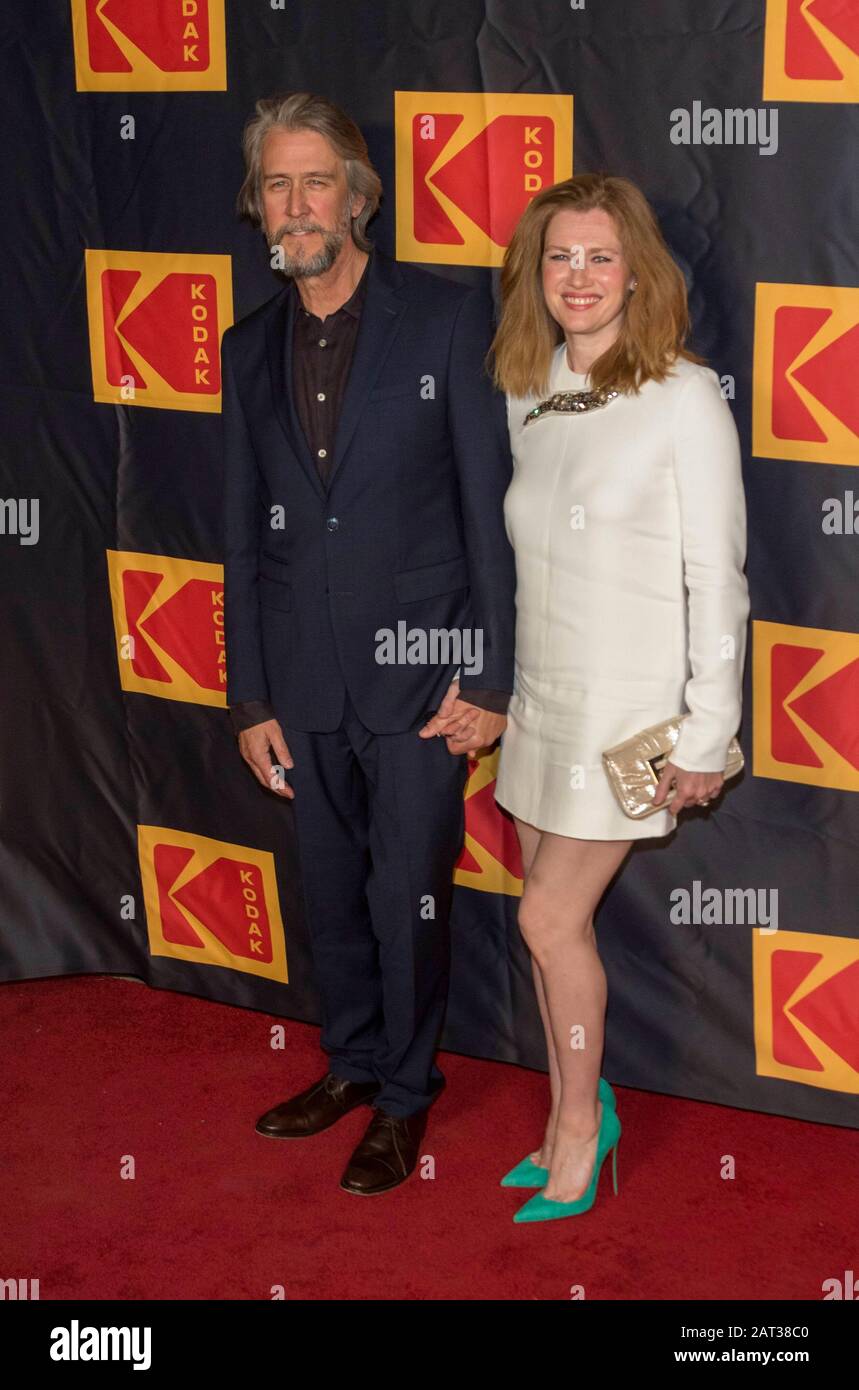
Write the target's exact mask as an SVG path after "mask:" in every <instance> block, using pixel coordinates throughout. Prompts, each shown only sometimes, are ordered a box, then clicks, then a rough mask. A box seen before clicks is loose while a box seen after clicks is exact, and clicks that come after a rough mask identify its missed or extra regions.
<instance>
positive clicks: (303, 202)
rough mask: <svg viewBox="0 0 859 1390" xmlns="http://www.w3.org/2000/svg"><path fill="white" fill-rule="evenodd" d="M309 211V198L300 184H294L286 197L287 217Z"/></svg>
mask: <svg viewBox="0 0 859 1390" xmlns="http://www.w3.org/2000/svg"><path fill="white" fill-rule="evenodd" d="M306 211H307V199H306V197H305V194H304V189H303V188H302V187H301V185H300V184H293V185H292V188H291V189H290V190H289V193H288V195H287V199H286V215H287V217H301V216H302V214H303V213H305V212H306Z"/></svg>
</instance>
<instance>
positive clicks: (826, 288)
mask: <svg viewBox="0 0 859 1390" xmlns="http://www.w3.org/2000/svg"><path fill="white" fill-rule="evenodd" d="M857 381H859V290H856V289H848V288H842V287H841V286H830V285H766V284H764V285H758V287H757V295H756V302H755V364H754V419H753V449H754V452H755V454H756V455H757V456H758V457H759V458H776V459H803V460H806V461H808V462H810V463H838V464H853V465H856V464H859V391H857V387H856V383H857Z"/></svg>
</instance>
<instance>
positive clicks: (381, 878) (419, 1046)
mask: <svg viewBox="0 0 859 1390" xmlns="http://www.w3.org/2000/svg"><path fill="white" fill-rule="evenodd" d="M431 713H432V711H430V710H427V711H426V715H425V716H424V718H422V719H421V720H420V721H419V722H418V723H417V724H416V725H415V726H414V728H412V729H409V730H407V731H406V732H404V733H392V734H374V733H371V732H370V731H369V730H368V729H367V728H366V727H365V726H364V724H362V723H361V721H360V720H359V719H358V716H357V714H356V713H355V710H354V708H353V706H352V704H351V702H350V700H349V697H348V695H347V697H346V701H345V707H344V712H343V718H342V720H341V723H340V725H339V727H338V728H337V729H335V730H334V731H333V732H331V733H307V732H303V731H301V730H297V729H293V728H290V727H289V726H288V725H286V724H282V728H283V734H284V738H285V739H286V741H287V744H288V745H289V750H290V752H291V754H292V758H293V762H294V764H295V766H294V767H293V768H291V769H288V770H287V772H286V778H287V780H288V782H289V784H290V786H292V787H293V788H294V790H295V798H294V800H293V802H292V805H293V811H294V815H295V825H296V831H297V839H298V850H299V859H300V864H301V875H302V882H303V888H304V900H305V910H306V920H307V929H308V933H309V936H310V942H311V950H312V953H313V959H314V964H315V967H316V973H317V980H318V983H319V987H320V991H321V995H322V1003H323V1019H322V1036H321V1043H322V1048H323V1050H324V1051H325V1052H327V1053H328V1055H329V1059H330V1061H329V1065H330V1070H331V1071H332V1072H334V1073H335V1075H337V1076H340V1077H343V1078H345V1079H346V1080H349V1081H373V1080H378V1082H379V1083H380V1085H381V1091H380V1092H379V1095H378V1096H377V1097H376V1099H375V1101H374V1104H375V1105H377V1106H378V1107H379V1108H380V1109H382V1110H384V1111H385V1112H386V1113H387V1114H390V1115H398V1116H403V1115H411V1114H414V1113H416V1112H417V1111H419V1110H423V1109H425V1108H426V1107H427V1106H428V1105H430V1104H431V1102H432V1100H433V1099H434V1097H435V1095H436V1094H437V1092H438V1090H439V1089H440V1087H441V1085H442V1084H443V1077H442V1075H441V1072H440V1071H439V1070H438V1068H437V1067H436V1066H435V1063H434V1060H433V1058H434V1054H435V1050H436V1048H437V1046H438V1041H439V1036H440V1033H441V1029H442V1024H443V1021H444V1012H445V1005H446V1001H447V989H448V979H449V974H450V925H449V922H450V908H451V900H452V897H453V871H454V866H455V864H456V860H457V858H458V856H459V853H460V850H461V848H462V844H463V839H464V834H465V808H464V803H463V791H464V788H465V782H466V779H467V776H468V766H467V758H466V757H465V756H464V755H462V754H460V755H452V754H451V753H449V752H448V751H447V745H446V743H445V741H444V739H443V738H429V739H422V738H419V737H418V730H419V729H420V727H421V726H422V724H423V723H424V722H425V720H426V719H428V718H429V717H430V714H431Z"/></svg>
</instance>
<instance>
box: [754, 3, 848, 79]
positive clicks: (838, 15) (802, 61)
mask: <svg viewBox="0 0 859 1390" xmlns="http://www.w3.org/2000/svg"><path fill="white" fill-rule="evenodd" d="M764 101H859V7H857V5H856V0H767V20H766V33H765V38H764Z"/></svg>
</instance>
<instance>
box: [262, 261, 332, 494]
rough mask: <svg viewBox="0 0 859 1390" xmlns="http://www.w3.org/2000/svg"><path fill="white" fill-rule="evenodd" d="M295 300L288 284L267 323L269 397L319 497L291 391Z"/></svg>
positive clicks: (316, 475)
mask: <svg viewBox="0 0 859 1390" xmlns="http://www.w3.org/2000/svg"><path fill="white" fill-rule="evenodd" d="M295 299H296V296H295V294H294V293H293V291H292V286H291V285H288V286H287V287H286V291H285V293H284V296H283V300H282V302H281V303H280V304H279V305H278V306H277V309H276V310H275V312H274V313H273V314H272V315H271V317H270V318H269V320H268V322H267V324H266V355H267V357H268V370H269V377H270V379H271V396H272V400H273V401H274V408H275V412H276V414H277V418H278V420H279V421H280V425H281V428H282V430H283V433H284V435H285V436H286V442H287V444H288V445H289V447H290V449H291V450H292V452H293V454H294V455H295V457H296V458H297V459H298V462H299V463H300V464H301V467H302V468H303V469H304V472H305V473H306V474H307V477H308V479H309V481H310V483H311V486H312V487H313V488H314V490H315V491H316V492H318V493H319V496H320V497H324V496H325V488H324V486H323V484H322V479H321V478H320V477H319V473H318V471H317V468H316V464H315V463H314V462H313V458H312V457H311V453H310V449H309V447H308V444H307V439H306V438H305V434H304V430H303V429H302V428H301V421H300V420H299V418H298V411H297V410H296V408H295V397H294V394H293V390H292V340H293V334H294V328H295Z"/></svg>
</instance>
